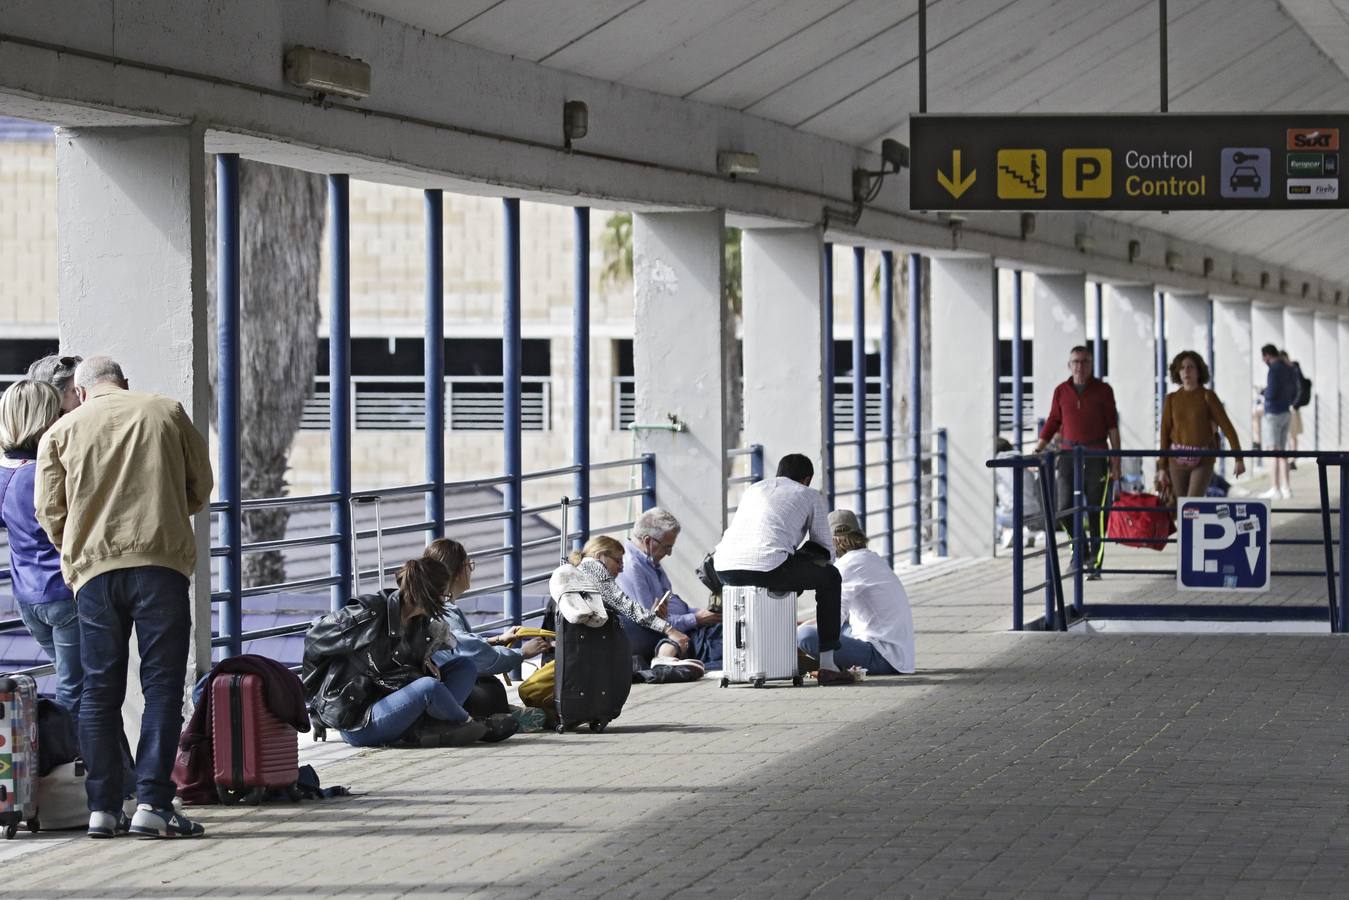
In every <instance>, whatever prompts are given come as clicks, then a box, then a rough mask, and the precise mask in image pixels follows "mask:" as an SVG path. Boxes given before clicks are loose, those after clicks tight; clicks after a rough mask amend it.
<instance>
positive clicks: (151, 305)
mask: <svg viewBox="0 0 1349 900" xmlns="http://www.w3.org/2000/svg"><path fill="white" fill-rule="evenodd" d="M205 161H206V154H205V150H204V148H203V146H202V131H201V130H200V129H199V128H196V127H187V126H184V127H172V128H97V129H95V128H89V129H60V130H58V131H57V133H56V175H57V221H58V223H59V228H58V230H57V254H58V291H59V306H58V310H59V312H58V318H59V332H60V340H61V349H62V351H63V352H65V353H75V354H79V355H82V356H86V357H87V356H93V355H97V354H106V355H108V356H111V357H113V358H114V359H116V360H117V361H118V362H120V363H121V364H122V367H123V369H124V370H125V372H126V375H127V378H128V380H129V381H130V382H131V384H132V386H133V387H135V388H137V389H139V390H145V391H153V392H154V393H157V394H164V395H166V396H169V397H172V398H174V399H175V400H177V401H178V402H180V403H181V404H182V405H183V408H184V409H185V410H186V411H187V413H188V415H190V416H191V417H192V420H193V421H194V422H196V423H197V427H198V428H199V429H201V432H202V434H203V435H205V434H206V433H207V418H208V416H209V415H210V412H209V410H210V380H209V377H208V371H207V348H208V345H207V328H206V321H207V310H206V229H205V222H204V216H205V201H206V186H205V180H204V177H203V173H204V166H205ZM195 524H196V534H197V570H196V576H195V577H194V578H193V581H192V601H193V602H192V609H193V636H194V643H193V651H194V656H195V665H194V666H189V667H188V683H189V685H190V684H191V683H192V682H193V681H195V674H194V672H193V669H194V668H195V669H197V670H198V671H200V672H205V671H206V670H207V669H209V668H210V665H211V579H210V563H211V560H210V519H209V516H208V515H207V514H206V513H202V514H201V515H199V516H197V519H196V523H195ZM131 649H132V668H131V670H130V671H129V676H128V679H127V680H128V684H127V700H126V705H125V707H124V708H123V720H124V724H125V725H126V728H127V734H128V737H129V739H130V740H131V743H132V746H135V743H136V741H137V739H138V737H139V733H140V718H141V712H142V711H143V709H144V706H145V704H144V699H143V697H142V696H141V692H140V683H139V678H138V677H136V672H137V671H138V670H139V665H138V662H139V658H138V655H137V653H136V642H135V641H134V640H132V642H131Z"/></svg>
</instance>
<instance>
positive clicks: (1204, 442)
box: [1157, 350, 1246, 497]
mask: <svg viewBox="0 0 1349 900" xmlns="http://www.w3.org/2000/svg"><path fill="white" fill-rule="evenodd" d="M1171 380H1172V381H1173V382H1175V383H1176V384H1178V385H1180V389H1179V390H1175V391H1172V392H1171V393H1169V394H1167V395H1166V400H1165V401H1163V403H1162V449H1163V450H1192V451H1195V453H1194V455H1193V456H1172V457H1163V458H1161V459H1158V460H1157V488H1158V490H1159V491H1162V492H1165V489H1166V488H1167V487H1170V488H1171V490H1172V492H1174V493H1175V495H1176V496H1177V497H1202V496H1204V493H1205V491H1207V490H1208V483H1209V481H1210V480H1211V479H1212V478H1213V457H1212V456H1202V455H1200V451H1203V450H1216V449H1217V447H1218V429H1219V428H1221V429H1222V431H1223V434H1225V435H1227V443H1228V445H1229V446H1230V447H1231V448H1232V449H1233V450H1240V449H1241V440H1240V439H1239V438H1238V437H1237V430H1236V429H1235V428H1233V427H1232V420H1231V419H1229V418H1227V411H1226V410H1224V409H1223V403H1222V401H1221V400H1219V399H1218V395H1217V394H1215V393H1213V391H1211V390H1209V389H1208V388H1206V387H1204V385H1206V384H1208V380H1209V372H1208V364H1207V363H1205V362H1204V358H1203V357H1202V356H1200V355H1199V354H1198V353H1195V352H1194V351H1193V350H1182V351H1181V352H1179V353H1177V354H1176V358H1175V359H1173V360H1171ZM1234 471H1235V472H1236V474H1237V476H1238V477H1239V476H1240V475H1241V474H1242V473H1244V472H1245V471H1246V465H1245V463H1243V462H1242V461H1241V460H1240V459H1238V460H1237V461H1236V467H1235V469H1234Z"/></svg>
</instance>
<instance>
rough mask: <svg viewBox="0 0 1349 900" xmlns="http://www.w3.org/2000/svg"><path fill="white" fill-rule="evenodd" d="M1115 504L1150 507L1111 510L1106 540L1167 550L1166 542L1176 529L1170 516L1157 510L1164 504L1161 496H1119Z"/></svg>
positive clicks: (1128, 545) (1131, 545)
mask: <svg viewBox="0 0 1349 900" xmlns="http://www.w3.org/2000/svg"><path fill="white" fill-rule="evenodd" d="M1115 505H1116V506H1123V507H1147V508H1146V509H1142V508H1133V509H1111V510H1110V517H1109V518H1108V519H1107V520H1106V527H1105V536H1106V537H1109V538H1118V539H1119V542H1120V543H1121V544H1124V545H1125V546H1126V547H1146V548H1147V549H1149V550H1164V549H1166V539H1167V537H1168V536H1170V535H1171V534H1172V533H1173V532H1174V531H1175V530H1176V526H1175V523H1174V522H1172V521H1171V515H1170V514H1169V513H1165V512H1161V511H1159V510H1157V509H1155V507H1160V506H1162V505H1163V504H1162V500H1161V498H1160V497H1158V496H1157V495H1156V494H1120V495H1119V499H1117V500H1116V501H1115Z"/></svg>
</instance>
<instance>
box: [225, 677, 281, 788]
mask: <svg viewBox="0 0 1349 900" xmlns="http://www.w3.org/2000/svg"><path fill="white" fill-rule="evenodd" d="M211 741H212V743H213V745H214V753H215V756H214V760H215V785H216V792H217V793H218V794H219V796H220V802H221V803H238V802H240V801H242V800H249V801H250V802H252V803H259V802H261V801H262V796H263V794H264V793H266V790H267V788H282V789H285V790H286V792H287V794H289V795H291V798H292V799H298V794H297V793H296V790H295V780H296V779H297V778H299V777H300V736H299V732H298V731H296V730H295V728H294V727H293V726H292V725H290V724H289V723H287V722H283V721H281V720H280V719H278V718H277V717H276V716H275V715H273V714H272V711H271V710H270V709H268V708H267V704H266V702H265V700H264V699H263V695H262V679H261V678H260V677H259V676H257V675H223V674H222V675H218V676H216V678H214V679H213V680H212V681H211Z"/></svg>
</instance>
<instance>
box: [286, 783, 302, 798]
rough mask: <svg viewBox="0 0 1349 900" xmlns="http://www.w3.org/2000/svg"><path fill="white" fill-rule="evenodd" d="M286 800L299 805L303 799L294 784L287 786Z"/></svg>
mask: <svg viewBox="0 0 1349 900" xmlns="http://www.w3.org/2000/svg"><path fill="white" fill-rule="evenodd" d="M286 799H287V800H289V801H290V802H291V803H299V802H300V799H301V798H300V789H299V787H297V786H296V785H293V784H288V785H286Z"/></svg>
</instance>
